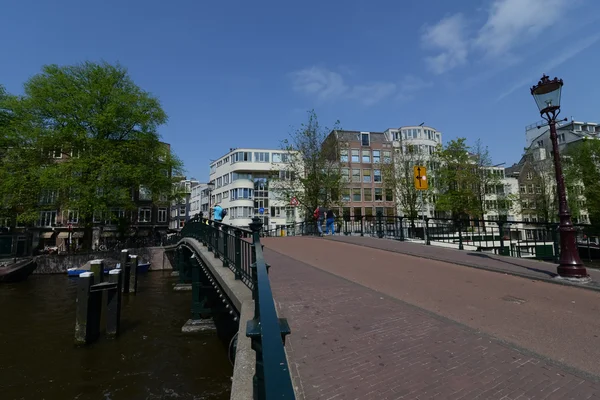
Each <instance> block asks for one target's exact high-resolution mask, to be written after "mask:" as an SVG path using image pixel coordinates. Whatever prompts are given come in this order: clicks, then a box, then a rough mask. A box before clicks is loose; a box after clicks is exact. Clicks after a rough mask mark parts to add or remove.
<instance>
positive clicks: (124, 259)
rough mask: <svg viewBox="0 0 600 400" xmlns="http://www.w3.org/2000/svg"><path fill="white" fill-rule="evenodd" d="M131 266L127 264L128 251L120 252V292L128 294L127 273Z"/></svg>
mask: <svg viewBox="0 0 600 400" xmlns="http://www.w3.org/2000/svg"><path fill="white" fill-rule="evenodd" d="M130 270H131V264H130V263H129V250H127V249H124V250H121V271H123V272H122V274H121V275H122V276H121V290H122V291H123V293H129V271H130Z"/></svg>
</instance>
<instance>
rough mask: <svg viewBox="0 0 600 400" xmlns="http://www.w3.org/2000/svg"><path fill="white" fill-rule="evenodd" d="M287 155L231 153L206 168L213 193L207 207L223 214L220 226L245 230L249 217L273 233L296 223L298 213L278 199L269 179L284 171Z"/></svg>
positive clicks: (265, 151)
mask: <svg viewBox="0 0 600 400" xmlns="http://www.w3.org/2000/svg"><path fill="white" fill-rule="evenodd" d="M287 158H288V153H287V152H286V151H284V150H270V149H231V151H230V152H229V153H227V154H225V155H224V156H222V157H220V158H218V159H217V160H216V161H214V162H212V163H211V165H210V175H209V180H210V182H213V183H214V189H213V191H212V195H211V198H210V206H211V207H214V206H215V205H217V204H219V205H220V206H221V207H222V208H224V209H226V210H227V215H226V217H225V219H224V221H223V222H225V223H227V224H230V225H233V226H239V227H244V228H247V227H248V225H249V224H250V222H252V217H254V216H258V217H260V218H261V219H262V222H263V224H264V225H263V226H264V229H265V230H266V229H276V228H281V227H284V226H286V225H288V224H292V223H295V222H297V221H299V219H298V210H297V209H296V208H295V207H292V206H291V205H290V204H289V203H288V202H287V201H283V200H280V199H278V196H277V194H276V192H275V191H274V190H273V187H272V186H273V179H271V177H272V176H273V175H274V174H276V173H277V171H285V170H286V169H287V168H286V166H287V163H286V162H287Z"/></svg>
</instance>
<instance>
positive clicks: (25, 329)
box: [0, 272, 232, 400]
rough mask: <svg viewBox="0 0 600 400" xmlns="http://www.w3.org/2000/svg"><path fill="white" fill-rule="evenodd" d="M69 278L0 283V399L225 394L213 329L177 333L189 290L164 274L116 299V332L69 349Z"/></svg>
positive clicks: (223, 352) (222, 349)
mask: <svg viewBox="0 0 600 400" xmlns="http://www.w3.org/2000/svg"><path fill="white" fill-rule="evenodd" d="M76 282H77V281H76V279H73V278H71V279H69V278H67V277H66V276H64V275H33V276H30V277H29V279H28V280H27V281H26V282H21V283H16V284H10V285H8V284H4V285H0V398H1V399H2V400H9V399H32V400H41V399H47V400H54V399H56V400H63V399H112V400H119V399H171V398H173V399H228V398H229V391H230V387H231V380H230V377H231V374H232V368H231V365H230V364H229V361H228V360H227V349H226V345H224V344H223V343H222V342H221V341H220V340H219V339H218V338H217V337H216V335H214V334H212V335H211V334H209V335H204V336H183V335H182V334H181V326H182V325H183V323H184V322H185V321H186V320H187V319H188V318H189V316H190V293H189V292H187V293H186V292H183V293H175V292H173V290H172V284H173V283H174V280H173V278H171V277H170V276H168V274H167V273H164V274H163V272H152V273H148V274H143V275H140V276H139V281H138V290H139V292H138V294H137V296H129V297H128V296H123V308H122V313H121V335H120V336H119V337H118V339H116V340H108V339H105V338H104V337H103V335H102V334H101V336H100V339H99V340H98V341H97V342H96V343H94V344H93V345H91V346H86V347H79V348H78V347H76V346H75V345H74V344H73V341H74V332H75V289H76Z"/></svg>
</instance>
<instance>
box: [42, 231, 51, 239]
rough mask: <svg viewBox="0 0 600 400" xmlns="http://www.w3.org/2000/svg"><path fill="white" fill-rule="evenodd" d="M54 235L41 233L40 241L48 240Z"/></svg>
mask: <svg viewBox="0 0 600 400" xmlns="http://www.w3.org/2000/svg"><path fill="white" fill-rule="evenodd" d="M52 235H54V232H42V233H41V235H40V237H41V238H42V239H50V238H51V237H52Z"/></svg>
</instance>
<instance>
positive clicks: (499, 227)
mask: <svg viewBox="0 0 600 400" xmlns="http://www.w3.org/2000/svg"><path fill="white" fill-rule="evenodd" d="M333 225H334V230H335V234H341V235H356V236H371V237H379V238H388V239H395V240H401V241H418V242H421V243H424V244H428V245H430V244H432V242H433V243H434V244H435V243H436V242H437V243H440V244H441V243H445V244H448V245H450V247H456V248H458V249H470V250H477V251H485V252H491V253H495V254H502V255H507V256H512V257H530V258H536V259H541V260H549V261H550V260H552V261H554V260H557V259H558V257H559V254H560V253H559V252H560V246H559V232H558V223H554V222H552V223H546V222H537V221H508V220H481V219H471V218H455V219H452V218H429V217H424V218H423V217H419V218H410V217H400V216H384V215H382V214H379V215H372V216H362V217H360V216H359V217H354V216H352V217H350V216H345V217H338V218H336V219H335V221H334V224H333ZM326 228H327V224H326V222H325V221H323V223H322V226H321V231H322V232H323V233H324V234H325V233H326ZM575 228H576V229H577V243H578V248H579V253H580V257H581V258H582V259H587V260H588V261H593V260H600V227H595V226H592V225H584V224H575ZM318 234H320V232H319V230H318V227H317V222H316V221H314V220H311V221H305V222H299V223H297V224H290V225H287V226H285V227H279V228H277V229H271V230H268V231H265V232H263V235H264V236H270V237H280V236H301V235H318Z"/></svg>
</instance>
